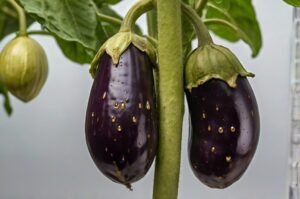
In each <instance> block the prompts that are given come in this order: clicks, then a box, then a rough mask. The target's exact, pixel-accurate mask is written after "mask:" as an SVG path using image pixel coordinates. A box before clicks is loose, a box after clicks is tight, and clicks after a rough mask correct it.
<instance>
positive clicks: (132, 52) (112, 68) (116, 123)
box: [85, 45, 157, 188]
mask: <svg viewBox="0 0 300 199" xmlns="http://www.w3.org/2000/svg"><path fill="white" fill-rule="evenodd" d="M99 68H100V70H98V71H97V74H96V77H95V80H94V83H93V86H92V90H91V93H90V98H89V104H88V109H87V114H86V126H85V129H86V130H85V131H86V142H87V145H88V148H89V152H90V154H91V156H92V158H93V160H94V162H95V164H96V165H97V167H98V168H99V170H100V171H101V172H102V173H103V174H104V175H105V176H107V177H108V178H110V179H111V180H113V181H115V182H119V183H121V184H124V185H126V186H127V187H128V188H130V183H132V182H135V181H137V180H139V179H140V178H142V177H143V176H144V175H145V174H146V173H147V171H148V170H149V168H150V166H151V164H152V162H153V160H154V158H155V155H156V149H157V116H156V114H157V113H156V98H155V88H154V80H153V72H152V69H153V65H152V63H151V61H150V59H149V58H148V56H147V55H146V54H145V53H143V52H141V51H139V50H138V49H137V48H136V47H135V46H133V45H130V46H129V48H128V49H127V50H126V51H125V52H124V53H123V54H122V56H121V57H120V60H119V64H118V65H114V64H113V63H112V59H111V57H110V56H108V55H107V54H104V55H103V57H102V58H101V60H100V63H99Z"/></svg>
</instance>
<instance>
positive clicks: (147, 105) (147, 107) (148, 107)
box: [146, 100, 151, 110]
mask: <svg viewBox="0 0 300 199" xmlns="http://www.w3.org/2000/svg"><path fill="white" fill-rule="evenodd" d="M146 109H147V110H150V109H151V107H150V102H149V101H148V100H147V102H146Z"/></svg>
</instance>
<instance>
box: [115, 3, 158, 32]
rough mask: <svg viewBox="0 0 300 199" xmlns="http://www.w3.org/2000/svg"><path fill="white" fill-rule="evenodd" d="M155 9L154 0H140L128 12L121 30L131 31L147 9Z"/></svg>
mask: <svg viewBox="0 0 300 199" xmlns="http://www.w3.org/2000/svg"><path fill="white" fill-rule="evenodd" d="M152 9H153V2H152V0H140V1H138V2H137V3H136V4H134V5H133V6H132V7H131V8H130V10H129V11H128V12H127V14H126V16H125V18H124V21H123V23H122V25H121V28H120V32H129V31H131V30H132V27H133V26H134V24H135V21H136V20H137V18H139V17H140V16H141V15H142V14H144V13H145V12H147V11H150V10H152Z"/></svg>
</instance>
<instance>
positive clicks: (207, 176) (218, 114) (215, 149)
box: [186, 76, 260, 188]
mask: <svg viewBox="0 0 300 199" xmlns="http://www.w3.org/2000/svg"><path fill="white" fill-rule="evenodd" d="M236 84H237V86H236V88H232V87H230V86H229V85H228V84H227V83H226V82H225V81H223V80H219V79H211V80H209V81H207V82H206V83H204V84H203V85H200V86H198V87H196V88H193V89H192V90H191V91H190V90H186V97H187V101H188V106H189V112H190V129H189V131H190V133H189V142H188V153H189V161H190V166H191V168H192V170H193V173H194V174H195V175H196V177H197V178H198V179H199V180H200V181H201V182H203V183H204V184H206V185H207V186H209V187H212V188H225V187H228V186H230V185H231V184H233V183H234V182H236V181H237V180H238V179H239V178H240V177H241V176H242V175H243V173H244V172H245V171H246V169H247V167H248V166H249V164H250V162H251V160H252V158H253V155H254V153H255V151H256V148H257V144H258V139H259V128H260V124H259V112H258V106H257V103H256V99H255V96H254V93H253V91H252V89H251V86H250V84H249V82H248V80H247V78H246V77H241V76H239V77H238V78H237V81H236Z"/></svg>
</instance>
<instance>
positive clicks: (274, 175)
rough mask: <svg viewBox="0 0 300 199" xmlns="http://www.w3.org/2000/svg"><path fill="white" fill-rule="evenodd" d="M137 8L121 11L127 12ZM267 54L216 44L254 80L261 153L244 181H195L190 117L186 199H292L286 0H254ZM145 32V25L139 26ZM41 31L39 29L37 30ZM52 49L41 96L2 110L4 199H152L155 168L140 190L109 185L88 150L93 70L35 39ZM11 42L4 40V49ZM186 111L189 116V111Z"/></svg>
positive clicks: (0, 180) (183, 184) (183, 185)
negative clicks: (218, 184)
mask: <svg viewBox="0 0 300 199" xmlns="http://www.w3.org/2000/svg"><path fill="white" fill-rule="evenodd" d="M132 2H133V1H131V0H126V1H124V2H122V3H121V4H120V5H118V6H116V9H118V10H120V12H121V13H123V14H124V13H125V12H126V11H127V10H128V8H129V7H130V5H131V4H132ZM253 3H254V5H255V6H256V9H257V15H258V19H259V21H260V23H261V28H262V32H263V36H264V47H263V49H262V51H261V53H260V55H259V57H258V58H256V59H252V58H251V56H250V55H251V52H250V49H249V48H248V46H246V45H245V44H243V43H241V42H240V43H238V44H229V43H226V42H224V41H222V40H220V39H217V38H215V41H216V42H217V43H220V44H224V45H226V46H227V47H229V48H231V49H232V51H233V52H235V53H236V55H237V56H238V57H239V58H240V60H241V62H242V63H243V64H244V65H245V67H246V68H247V69H248V70H250V71H252V72H254V73H256V78H255V79H253V80H251V84H252V87H253V89H254V91H255V93H256V96H257V100H258V103H259V107H260V115H261V137H260V142H259V146H258V149H257V153H256V155H255V158H254V160H253V161H252V163H251V165H250V167H249V169H248V171H247V172H246V174H245V175H244V176H243V177H242V179H241V180H240V181H238V182H237V183H236V184H234V185H233V186H231V187H230V188H228V189H226V190H213V189H209V188H207V187H206V186H204V185H203V184H201V183H200V182H199V181H198V180H197V179H196V178H195V177H194V176H193V174H192V172H191V169H190V168H189V165H188V160H187V142H186V141H187V136H188V131H187V129H188V126H187V117H186V115H187V114H186V115H185V118H184V126H183V145H182V172H181V181H180V197H179V198H180V199H198V198H203V199H219V198H222V199H285V198H287V195H288V188H287V187H288V183H287V182H288V180H287V179H288V175H287V170H288V166H287V165H288V134H289V118H290V116H289V115H290V114H289V109H290V108H289V52H290V37H291V28H292V23H291V22H292V8H291V7H289V6H287V5H285V4H284V3H282V2H281V1H280V0H279V1H274V0H264V1H261V0H254V1H253ZM139 23H140V24H141V26H142V27H143V28H145V18H144V17H143V18H142V19H141V20H139ZM38 27H39V26H37V25H36V26H34V27H33V29H35V28H38ZM34 38H35V39H37V40H38V41H39V42H40V43H41V44H42V45H43V46H44V47H45V49H46V52H47V55H48V59H49V66H50V73H49V77H48V81H47V83H46V85H45V87H44V89H43V91H42V92H41V94H40V95H39V96H38V97H37V98H36V99H35V100H33V101H32V102H30V103H28V104H24V103H22V102H20V101H18V100H16V99H15V98H13V97H12V104H13V107H14V113H13V115H12V116H11V117H10V118H8V117H7V116H6V114H5V113H4V112H3V110H2V108H1V111H0V198H1V199H117V198H122V199H150V198H151V193H152V180H153V167H152V170H151V172H150V173H148V175H147V176H146V177H145V178H144V179H142V180H141V181H139V182H138V183H135V184H133V188H134V191H133V192H129V191H128V190H127V189H126V188H124V187H122V186H120V185H119V184H115V183H113V182H111V181H110V180H108V179H106V178H105V177H104V176H103V175H102V174H101V173H100V172H99V171H98V170H97V169H96V167H95V165H94V164H93V162H92V160H91V158H90V155H89V153H88V150H87V147H86V144H85V135H84V120H85V110H86V105H87V100H88V96H89V92H90V87H91V84H92V79H91V78H90V76H89V73H88V67H89V66H88V65H84V66H80V65H77V64H75V63H72V62H70V61H69V60H68V59H66V58H65V57H64V56H63V55H62V53H61V51H60V49H59V48H58V47H57V45H56V43H55V41H54V40H53V39H52V38H50V37H47V36H34ZM7 41H8V39H6V40H4V41H3V42H2V43H1V44H0V47H1V48H2V47H3V45H4V44H5V43H6V42H7ZM186 110H187V109H186Z"/></svg>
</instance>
